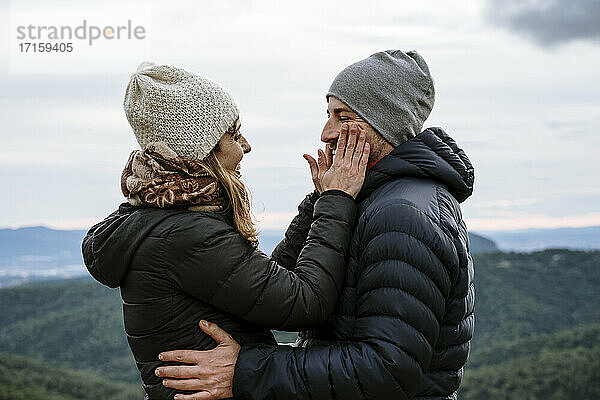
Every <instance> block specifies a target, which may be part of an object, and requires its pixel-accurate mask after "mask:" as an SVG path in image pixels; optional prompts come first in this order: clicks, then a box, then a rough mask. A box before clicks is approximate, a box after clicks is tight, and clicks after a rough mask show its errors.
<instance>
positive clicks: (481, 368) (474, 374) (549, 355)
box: [459, 324, 600, 400]
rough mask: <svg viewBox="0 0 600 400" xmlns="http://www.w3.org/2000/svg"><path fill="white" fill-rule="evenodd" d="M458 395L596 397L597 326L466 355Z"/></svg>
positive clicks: (556, 399) (476, 399)
mask: <svg viewBox="0 0 600 400" xmlns="http://www.w3.org/2000/svg"><path fill="white" fill-rule="evenodd" d="M459 397H460V399H461V400H463V399H464V400H485V399H515V400H517V399H519V400H520V399H528V400H570V399H573V400H596V399H600V324H591V325H587V326H586V325H584V326H578V327H575V328H572V329H567V330H564V331H561V332H558V333H553V334H542V335H535V336H533V337H529V338H525V339H518V340H515V341H511V342H500V343H498V344H496V345H492V346H490V347H489V348H487V349H486V350H485V351H481V352H480V353H479V354H477V355H475V356H474V357H471V358H470V359H469V362H468V364H467V367H466V368H465V373H464V379H463V383H462V385H461V390H460V396H459Z"/></svg>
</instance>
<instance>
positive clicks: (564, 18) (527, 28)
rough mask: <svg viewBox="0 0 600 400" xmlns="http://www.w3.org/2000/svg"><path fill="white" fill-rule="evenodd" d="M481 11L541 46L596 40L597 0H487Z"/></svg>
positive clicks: (599, 34) (598, 28)
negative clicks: (580, 40)
mask: <svg viewBox="0 0 600 400" xmlns="http://www.w3.org/2000/svg"><path fill="white" fill-rule="evenodd" d="M485 14H486V17H487V18H488V19H489V20H490V21H492V22H494V23H497V24H499V25H503V26H506V27H508V28H510V29H512V30H514V31H516V32H519V33H522V34H525V35H527V36H529V37H531V38H532V39H534V40H535V41H537V42H538V43H540V44H541V45H544V46H551V45H556V44H560V43H566V42H570V41H573V40H579V39H584V40H592V41H598V40H600V23H598V21H600V1H598V0H578V1H573V0H487V3H486V7H485Z"/></svg>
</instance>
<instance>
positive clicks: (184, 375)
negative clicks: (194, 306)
mask: <svg viewBox="0 0 600 400" xmlns="http://www.w3.org/2000/svg"><path fill="white" fill-rule="evenodd" d="M199 325H200V329H202V330H203V331H204V332H205V333H206V334H207V335H209V336H210V337H212V338H213V339H214V340H215V342H217V347H215V348H214V349H212V350H208V351H197V350H175V351H166V352H164V353H160V354H159V355H158V358H159V359H160V360H161V361H176V362H181V363H186V364H190V365H176V366H168V367H158V368H156V371H155V374H156V376H160V377H166V378H167V379H164V380H163V385H165V386H166V387H169V388H172V389H177V390H190V391H191V390H197V391H198V392H197V393H193V394H177V395H175V399H176V400H217V399H226V398H229V397H233V391H232V386H233V372H234V370H235V363H236V362H237V357H238V353H239V352H240V345H239V344H237V342H236V341H235V340H234V339H233V338H232V337H231V336H230V335H229V334H228V333H227V332H225V331H224V330H222V329H221V328H219V326H217V324H212V323H209V322H206V321H200V324H199ZM169 378H174V379H169Z"/></svg>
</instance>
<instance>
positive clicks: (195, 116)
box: [123, 61, 239, 160]
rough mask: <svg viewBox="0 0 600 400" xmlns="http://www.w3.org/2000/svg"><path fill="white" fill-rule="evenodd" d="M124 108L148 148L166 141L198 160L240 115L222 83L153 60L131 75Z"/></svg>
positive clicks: (143, 144)
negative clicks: (150, 145) (158, 142)
mask: <svg viewBox="0 0 600 400" xmlns="http://www.w3.org/2000/svg"><path fill="white" fill-rule="evenodd" d="M123 108H124V109H125V114H126V115H127V120H128V121H129V124H130V125H131V127H132V128H133V133H134V134H135V137H136V139H137V141H138V143H139V144H140V146H141V147H142V149H144V148H145V147H146V145H148V143H150V142H157V141H162V142H165V143H166V144H167V145H168V146H169V147H170V148H171V149H172V150H173V151H175V153H177V155H179V156H182V157H188V158H192V159H198V160H202V159H204V158H205V157H206V156H207V155H208V153H210V151H211V150H212V149H213V148H214V147H215V145H216V144H217V143H218V142H219V140H220V139H221V137H222V136H223V135H224V134H225V132H226V131H227V130H228V129H229V128H230V127H232V126H233V124H234V123H235V121H236V119H237V118H238V116H239V110H238V107H237V105H236V104H235V101H234V99H233V97H232V96H231V95H230V94H229V93H228V92H227V91H225V89H223V88H222V87H221V86H220V85H218V84H217V83H215V82H213V81H211V80H209V79H206V78H204V77H202V76H199V75H197V74H195V73H192V72H188V71H186V70H183V69H181V68H178V67H175V66H172V65H157V64H155V63H153V62H148V61H144V62H142V63H141V64H140V65H139V66H138V68H137V71H135V72H134V73H133V74H131V79H130V80H129V84H128V85H127V89H126V90H125V99H124V101H123Z"/></svg>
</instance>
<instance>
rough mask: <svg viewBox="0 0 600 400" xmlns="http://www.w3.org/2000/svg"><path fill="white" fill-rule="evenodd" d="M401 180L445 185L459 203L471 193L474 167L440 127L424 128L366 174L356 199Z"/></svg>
mask: <svg viewBox="0 0 600 400" xmlns="http://www.w3.org/2000/svg"><path fill="white" fill-rule="evenodd" d="M400 177H414V178H426V179H431V180H434V181H437V182H440V183H442V184H444V185H445V186H446V187H447V188H448V190H449V191H450V193H451V194H452V195H453V196H454V197H455V198H456V200H458V202H460V203H462V202H463V201H465V200H466V199H467V198H468V197H469V196H471V194H472V193H473V182H474V179H475V175H474V170H473V165H472V164H471V161H470V160H469V158H468V157H467V155H466V154H465V152H464V151H463V150H461V149H460V148H459V147H458V145H457V144H456V142H455V141H454V140H453V139H452V138H451V137H450V136H449V135H448V134H447V133H446V132H444V130H443V129H442V128H438V127H434V128H427V129H426V130H424V131H423V132H421V133H420V134H418V135H417V136H415V137H413V138H411V139H410V140H408V141H406V142H404V143H402V144H401V145H399V146H398V147H396V148H395V149H394V150H392V152H391V153H390V154H388V155H386V156H385V157H383V158H382V159H381V160H379V162H378V163H377V164H375V165H374V166H373V167H372V168H370V169H369V170H368V171H367V174H366V176H365V182H364V184H363V187H362V189H361V191H360V193H359V195H358V198H357V200H359V201H360V200H364V199H365V198H366V197H368V196H369V195H370V194H371V193H372V192H373V191H374V190H375V189H377V188H378V187H379V186H381V185H383V184H384V183H386V182H388V181H390V180H392V179H395V178H400Z"/></svg>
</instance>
